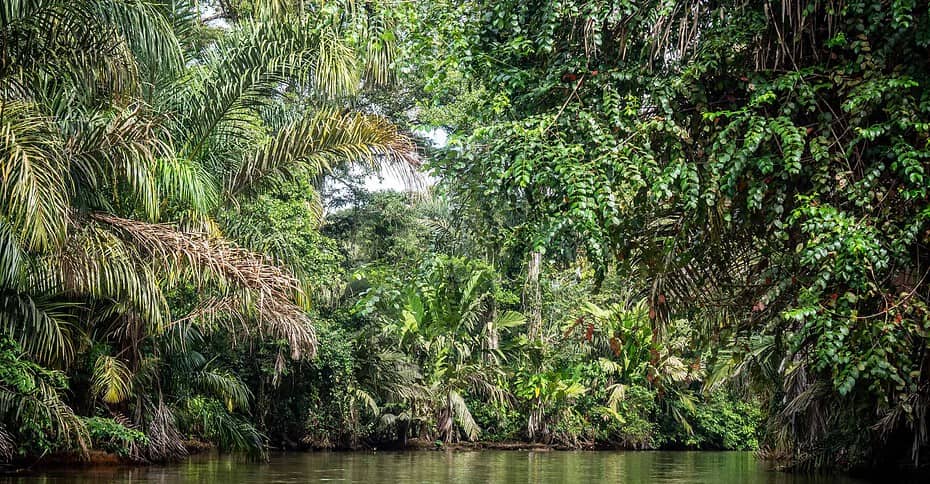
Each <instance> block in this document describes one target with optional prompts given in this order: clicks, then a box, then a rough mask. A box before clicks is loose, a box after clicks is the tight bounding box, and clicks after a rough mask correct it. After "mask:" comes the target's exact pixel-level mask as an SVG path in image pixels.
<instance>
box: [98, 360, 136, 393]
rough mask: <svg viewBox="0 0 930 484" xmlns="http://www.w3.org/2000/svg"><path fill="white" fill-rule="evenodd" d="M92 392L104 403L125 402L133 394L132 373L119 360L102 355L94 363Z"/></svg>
mask: <svg viewBox="0 0 930 484" xmlns="http://www.w3.org/2000/svg"><path fill="white" fill-rule="evenodd" d="M91 391H93V392H94V394H96V395H98V396H99V397H100V399H101V400H103V402H104V403H108V404H116V403H120V402H122V401H125V400H126V399H127V398H129V396H130V394H131V393H132V373H131V372H130V371H129V368H127V367H126V364H125V363H123V362H122V361H120V360H119V359H117V358H114V357H112V356H108V355H100V356H99V357H98V358H97V361H96V362H95V363H94V371H93V375H92V377H91Z"/></svg>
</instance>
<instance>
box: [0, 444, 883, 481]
mask: <svg viewBox="0 0 930 484" xmlns="http://www.w3.org/2000/svg"><path fill="white" fill-rule="evenodd" d="M106 482H133V483H139V482H158V483H172V482H198V483H217V484H238V483H316V482H345V483H350V482H353V483H354V482H362V483H385V484H402V483H413V482H416V483H475V484H492V483H504V484H506V483H544V482H545V483H548V482H565V483H579V484H590V483H595V482H617V483H624V484H640V483H656V484H666V483H667V484H672V483H680V484H684V483H714V484H731V483H778V484H815V483H817V484H820V483H840V484H854V483H861V482H865V481H859V480H855V479H852V478H847V477H837V476H832V477H827V476H819V477H818V476H799V475H789V474H784V473H779V472H773V471H769V470H767V469H766V468H765V466H764V465H763V464H762V463H760V462H759V461H758V460H756V459H755V458H754V457H753V455H752V454H751V453H748V452H523V451H476V452H433V451H419V452H345V453H330V452H318V453H289V454H280V455H272V457H271V459H270V460H269V461H268V462H263V463H255V462H247V461H245V460H243V459H241V458H236V457H230V456H219V457H217V456H206V457H205V456H198V457H193V458H191V459H190V460H187V461H185V462H181V463H177V464H172V465H164V466H161V465H160V466H149V467H125V468H105V467H98V468H88V469H56V470H48V471H42V470H34V471H32V472H31V473H30V474H27V475H18V476H0V483H3V484H7V483H10V484H12V483H23V484H24V483H49V484H50V483H94V484H102V483H106Z"/></svg>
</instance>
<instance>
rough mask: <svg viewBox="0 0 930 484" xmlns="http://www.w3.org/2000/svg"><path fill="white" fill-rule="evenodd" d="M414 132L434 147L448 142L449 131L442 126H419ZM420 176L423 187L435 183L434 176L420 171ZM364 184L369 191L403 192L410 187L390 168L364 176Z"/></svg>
mask: <svg viewBox="0 0 930 484" xmlns="http://www.w3.org/2000/svg"><path fill="white" fill-rule="evenodd" d="M415 133H416V134H418V135H421V136H425V137H426V139H428V140H429V141H430V143H432V145H433V146H434V147H436V148H442V147H444V146H446V143H448V142H449V133H447V132H446V130H444V129H442V128H419V129H417V130H416V131H415ZM420 177H421V178H422V182H423V188H427V187H431V186H433V185H435V184H436V181H437V180H436V178H434V177H432V176H430V175H429V174H428V173H420ZM364 186H365V190H368V191H370V192H376V191H382V190H392V191H395V192H404V191H408V190H410V189H411V187H409V186H408V184H407V183H406V182H405V181H404V180H403V179H401V177H399V176H398V175H397V174H396V173H393V172H391V171H390V170H388V171H387V172H385V173H382V174H380V175H378V174H375V175H370V176H367V177H365V179H364Z"/></svg>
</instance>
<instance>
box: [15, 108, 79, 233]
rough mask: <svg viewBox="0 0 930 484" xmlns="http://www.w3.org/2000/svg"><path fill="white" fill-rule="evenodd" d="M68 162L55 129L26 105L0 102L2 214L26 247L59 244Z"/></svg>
mask: <svg viewBox="0 0 930 484" xmlns="http://www.w3.org/2000/svg"><path fill="white" fill-rule="evenodd" d="M66 173H67V161H66V160H65V158H64V156H63V146H62V142H61V139H60V137H59V136H58V135H57V134H56V132H55V130H54V128H53V126H52V125H51V124H50V123H49V122H48V120H46V119H45V118H44V117H42V116H41V115H39V114H38V112H37V110H36V107H35V106H34V105H31V104H29V103H25V102H15V101H14V102H9V101H3V100H0V177H2V183H0V212H2V213H3V214H4V216H5V217H6V219H7V220H8V223H9V224H10V226H11V227H13V229H14V231H15V232H16V234H17V238H18V239H19V240H21V241H22V242H23V243H24V244H25V246H26V247H27V248H37V249H47V248H49V247H52V246H55V245H56V244H58V243H59V242H60V241H61V239H62V237H63V236H64V233H65V224H66V222H67V220H68V212H69V207H68V203H69V200H68V192H69V189H70V187H68V186H67V185H66V183H67V180H68V177H67V176H66Z"/></svg>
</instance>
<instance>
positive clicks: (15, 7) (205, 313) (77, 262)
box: [0, 0, 416, 458]
mask: <svg viewBox="0 0 930 484" xmlns="http://www.w3.org/2000/svg"><path fill="white" fill-rule="evenodd" d="M192 12H197V10H196V6H195V5H194V4H193V3H192V2H191V3H185V2H162V3H159V2H155V3H151V4H150V3H144V2H137V1H134V0H82V1H64V0H58V1H56V0H49V1H43V0H21V1H20V0H13V1H11V2H4V4H3V5H2V6H0V14H2V15H0V37H2V39H0V40H2V44H3V48H2V49H0V173H2V175H3V176H2V180H0V182H2V183H0V249H2V253H0V261H2V264H0V268H2V277H0V327H2V330H3V332H4V333H5V334H6V336H7V337H8V338H9V339H11V340H13V341H16V342H18V344H19V345H20V346H21V347H22V349H23V351H24V354H25V355H26V357H27V358H28V359H29V360H32V361H35V362H37V363H39V364H41V365H44V366H46V367H51V368H60V369H62V370H65V371H74V370H76V368H77V367H78V366H77V361H76V358H75V357H76V355H78V354H83V353H85V352H86V351H87V348H88V346H89V345H95V344H103V345H104V346H107V347H109V348H111V351H110V352H109V353H108V354H103V355H100V356H99V357H98V358H97V360H96V362H95V363H94V364H93V368H92V370H91V371H92V373H93V375H92V378H91V380H92V382H93V385H92V387H93V389H92V393H93V394H94V395H96V396H97V397H99V404H102V405H103V406H104V407H105V408H106V409H108V411H110V412H117V413H119V412H129V413H131V414H132V419H131V420H132V421H133V424H134V425H139V426H143V427H144V428H145V429H146V432H147V433H148V435H149V438H150V440H151V448H150V451H149V454H150V456H152V457H155V458H159V457H165V456H168V455H171V454H174V453H177V451H178V446H177V442H178V438H177V436H178V435H177V431H176V430H175V425H176V421H177V419H176V418H175V417H174V416H173V414H172V409H171V406H170V405H169V404H167V403H166V396H165V395H164V394H163V391H162V389H164V388H166V387H169V386H168V385H164V384H163V383H164V382H162V381H161V380H162V373H163V371H164V366H163V364H162V363H163V362H164V361H166V360H168V359H169V356H170V355H171V354H176V353H177V352H178V351H182V350H183V349H184V348H185V344H187V343H189V342H190V341H188V340H187V339H185V338H172V337H170V336H171V334H173V333H178V332H179V333H183V334H186V335H190V334H191V331H193V329H192V328H194V327H195V326H196V330H197V331H202V332H204V333H206V334H209V333H210V332H211V331H214V330H217V329H222V330H224V331H226V332H231V333H234V334H244V335H245V336H258V335H261V336H267V337H271V338H275V339H283V340H285V341H287V342H288V343H289V347H290V349H291V356H292V357H294V358H300V357H304V356H308V355H311V354H312V353H313V350H314V345H315V337H314V334H313V329H312V325H311V322H310V320H309V319H308V317H307V315H306V311H305V305H306V301H307V298H306V295H305V294H304V290H303V287H302V284H301V282H300V280H299V279H298V278H297V277H295V276H294V274H293V273H292V272H291V271H290V270H289V269H287V268H286V266H283V265H280V264H278V263H280V262H282V261H280V260H278V261H275V260H272V259H271V258H270V257H268V256H266V255H264V254H262V253H261V252H260V251H258V250H255V249H261V247H257V248H254V247H253V248H244V247H241V246H239V245H237V244H236V243H235V242H232V241H231V240H230V239H229V238H226V237H224V236H223V235H224V233H225V232H226V231H225V230H224V227H223V226H222V224H221V223H220V222H219V221H222V217H220V215H221V214H222V213H223V211H224V210H229V209H230V207H234V206H235V204H236V202H237V200H241V199H242V197H247V196H249V195H250V194H251V193H255V192H256V191H258V190H261V189H262V188H263V187H265V186H267V184H271V183H274V182H276V181H280V180H282V179H287V177H288V176H292V175H293V174H294V173H296V172H298V171H299V172H303V173H311V174H313V175H314V176H322V175H324V174H325V172H326V170H327V169H329V168H330V167H332V166H333V165H334V164H337V163H344V162H359V161H361V162H366V163H373V164H377V165H384V164H392V163H393V164H407V165H409V164H410V163H412V162H415V159H416V158H415V157H416V153H415V149H414V147H413V145H412V143H410V141H408V139H407V138H406V137H405V136H404V135H402V134H401V133H400V132H399V131H398V130H397V129H396V128H395V127H393V126H392V125H390V124H389V123H388V122H386V121H385V120H383V119H382V118H379V117H375V116H371V115H361V114H353V113H349V112H346V111H344V110H342V109H339V108H338V107H336V105H335V104H333V103H332V102H331V101H332V100H333V99H335V98H337V97H340V96H345V95H347V94H350V93H351V92H352V91H353V89H355V84H357V79H358V78H360V76H359V74H358V72H359V71H361V68H360V67H358V61H357V60H355V54H356V52H355V50H354V49H351V48H349V46H348V43H347V42H346V40H345V36H344V34H345V32H344V31H342V30H340V27H339V23H338V22H333V21H332V19H322V20H320V21H319V22H315V21H314V20H313V17H311V16H310V15H308V14H307V13H306V12H300V11H294V10H293V9H287V10H285V11H282V12H281V13H280V15H269V14H268V12H261V15H260V16H257V17H256V18H243V19H241V21H240V22H239V23H238V24H236V25H234V26H233V28H231V29H230V30H229V31H228V32H223V33H222V34H221V35H219V36H218V37H219V40H217V41H216V42H213V43H210V44H208V45H206V46H204V47H203V48H202V49H200V50H198V49H196V48H195V47H194V46H196V45H197V42H195V41H193V40H192V39H193V38H194V37H196V35H197V32H198V31H199V30H202V29H203V26H202V25H199V21H200V20H199V18H198V16H197V15H195V14H192ZM333 15H338V11H336V12H334V13H333ZM198 29H199V30H198ZM232 232H233V233H231V234H228V235H232V236H233V237H235V236H236V233H235V231H232ZM283 262H286V261H283ZM191 285H193V287H198V288H200V289H201V290H200V291H199V292H200V293H202V294H205V296H204V297H200V298H197V299H198V300H196V301H195V302H194V304H192V305H190V307H188V308H187V309H188V310H187V311H186V314H177V308H178V307H177V305H176V304H175V302H176V301H174V300H172V297H173V296H172V295H173V294H176V293H177V291H178V290H181V289H183V288H184V287H190V286H191ZM169 301H170V302H171V303H170V304H169ZM160 362H162V363H160ZM213 381H214V382H219V381H220V380H217V379H214V380H213ZM225 381H226V390H225V391H226V392H227V393H229V392H232V391H233V390H232V389H233V388H235V386H236V385H235V382H234V381H233V380H229V379H227V380H225ZM213 390H217V389H216V387H214V388H213ZM213 393H217V391H214V392H213ZM219 394H222V392H219ZM239 400H241V399H239ZM175 403H177V402H175ZM237 406H240V407H241V406H242V405H241V401H240V404H238V405H237ZM53 408H55V409H59V410H60V414H59V417H61V416H63V415H65V414H66V413H67V412H70V409H68V410H67V411H66V410H64V409H65V408H67V405H59V406H55V407H53ZM179 408H180V407H179ZM188 408H190V406H189V405H188ZM215 414H216V413H215V412H214V415H215ZM7 416H8V417H9V414H8V415H7ZM11 418H12V417H11ZM59 420H60V421H65V420H64V419H63V417H62V418H59ZM67 421H68V422H70V424H71V425H72V426H73V427H74V430H75V431H77V432H80V431H81V429H80V426H81V423H80V420H79V419H68V420H67Z"/></svg>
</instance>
